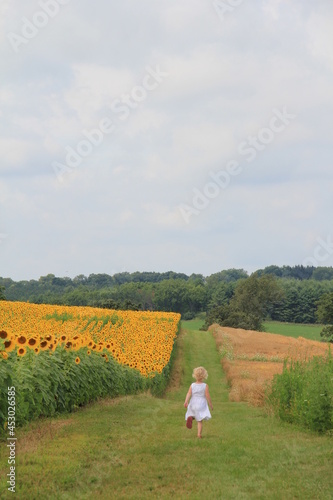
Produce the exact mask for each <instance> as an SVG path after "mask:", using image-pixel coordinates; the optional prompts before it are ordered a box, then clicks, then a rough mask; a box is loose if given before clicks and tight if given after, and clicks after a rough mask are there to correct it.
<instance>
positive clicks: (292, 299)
mask: <svg viewBox="0 0 333 500" xmlns="http://www.w3.org/2000/svg"><path fill="white" fill-rule="evenodd" d="M267 277H269V280H268V281H267V279H266V278H267ZM251 278H252V279H251ZM1 290H2V292H1ZM273 291H274V294H273ZM0 292H1V293H0V298H1V297H2V298H4V297H5V298H6V299H7V300H10V301H24V302H26V301H29V302H32V303H37V304H38V303H47V304H64V305H82V306H94V307H104V308H113V309H133V310H157V311H174V312H180V313H181V314H182V317H183V318H184V319H191V318H193V317H194V316H195V315H196V314H198V313H200V312H206V313H207V318H208V322H209V323H210V322H212V321H214V320H218V321H219V322H223V321H227V322H228V321H229V323H232V321H231V319H230V318H229V316H231V317H232V318H233V319H234V322H235V324H236V323H237V322H238V323H237V324H238V325H239V324H243V322H242V320H241V318H240V316H239V308H241V310H242V311H243V310H244V311H246V310H248V311H250V310H251V311H252V312H253V311H254V309H255V308H256V307H257V303H258V300H259V299H258V297H261V299H260V300H259V301H261V312H260V315H261V316H263V315H264V316H265V317H268V318H270V319H272V320H277V321H287V322H296V323H315V322H317V321H318V320H319V318H318V315H317V312H316V311H317V308H318V301H319V300H320V299H322V297H326V296H328V294H330V293H331V294H332V293H333V268H332V267H317V268H315V267H303V266H294V267H290V266H283V267H278V266H269V267H266V268H265V269H260V270H258V271H256V272H255V273H253V274H252V275H251V276H249V275H248V273H247V272H246V271H244V270H243V269H228V270H223V271H220V272H218V273H215V274H212V275H210V276H207V277H204V276H203V275H201V274H192V275H190V276H187V275H186V274H183V273H175V272H171V271H170V272H166V273H158V272H135V273H128V272H124V273H118V274H114V275H113V276H110V275H108V274H90V275H89V276H88V277H86V276H84V275H79V276H76V277H75V278H73V279H71V278H68V277H65V278H59V277H56V276H55V275H54V274H48V275H47V276H42V277H40V278H39V280H30V281H18V282H15V281H13V280H12V279H10V278H0ZM268 296H271V300H270V301H269V302H268V303H267V304H266V303H265V306H262V303H263V302H265V297H268ZM254 299H255V300H254ZM235 304H236V306H235ZM230 307H231V308H230ZM235 308H236V309H235ZM244 311H243V312H242V313H241V314H245V313H244ZM246 314H247V313H246ZM251 314H252V313H251ZM258 314H259V313H258ZM226 317H228V318H229V319H227V320H226ZM209 318H210V319H209ZM236 320H237V321H236ZM257 320H258V318H257V319H254V320H253V321H254V323H252V322H250V325H252V324H256V321H257ZM232 324H233V323H232ZM246 325H247V323H246V322H245V323H244V326H246ZM257 326H258V325H257ZM259 326H260V325H259Z"/></svg>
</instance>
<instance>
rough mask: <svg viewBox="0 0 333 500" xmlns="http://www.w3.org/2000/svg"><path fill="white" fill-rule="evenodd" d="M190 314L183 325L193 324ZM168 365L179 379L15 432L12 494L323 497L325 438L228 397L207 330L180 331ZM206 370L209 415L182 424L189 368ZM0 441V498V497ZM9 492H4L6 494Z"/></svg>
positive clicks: (328, 490)
mask: <svg viewBox="0 0 333 500" xmlns="http://www.w3.org/2000/svg"><path fill="white" fill-rule="evenodd" d="M189 323H191V322H184V323H183V325H184V326H186V328H187V327H188V326H190V327H191V326H193V324H190V325H189ZM177 352H178V355H179V356H180V358H178V360H177V363H176V365H177V366H178V369H179V367H180V370H179V372H180V373H182V380H181V383H180V386H179V387H177V384H175V388H174V389H173V390H170V391H169V392H167V394H166V396H165V397H164V398H162V399H157V398H153V397H151V396H150V395H149V394H141V395H138V396H127V397H122V398H118V399H115V400H104V401H101V402H99V403H94V404H92V405H90V406H88V407H86V408H85V409H82V410H80V411H78V412H76V413H74V414H72V415H69V416H67V417H66V418H62V419H53V420H51V419H48V420H46V421H40V422H34V423H31V424H29V426H27V427H26V428H24V429H20V430H18V431H17V438H18V449H17V493H16V497H17V498H18V499H28V500H33V499H44V498H45V499H51V500H52V499H68V500H69V499H90V498H99V499H122V498H123V499H150V498H156V499H160V498H162V499H170V498H176V499H182V498H191V499H201V498H211V499H219V498H222V499H226V500H228V499H232V500H234V499H236V500H237V499H240V500H243V499H263V500H264V499H265V500H266V499H284V498H287V499H289V498H290V499H292V498H293V499H302V500H304V499H309V500H310V499H311V500H312V499H329V498H332V492H333V475H332V469H333V455H332V439H331V438H329V437H328V436H318V435H316V434H314V433H310V432H304V431H300V430H298V429H297V428H295V427H293V426H291V425H288V424H284V423H281V422H279V421H277V420H275V419H274V418H272V417H268V416H265V415H264V413H263V412H262V411H261V410H259V409H255V408H250V407H248V406H247V405H246V404H242V403H231V402H229V400H228V389H227V384H226V380H225V376H224V374H223V372H222V369H221V365H220V360H219V355H218V352H217V350H216V347H215V342H214V340H213V337H212V335H211V333H210V332H198V331H195V330H191V329H188V330H187V333H186V334H185V335H183V336H181V337H180V339H179V347H178V350H177ZM198 365H203V366H205V368H206V369H207V370H208V373H209V378H208V380H207V382H208V384H209V387H210V392H211V396H212V400H213V405H214V410H213V412H212V416H213V418H212V420H210V421H209V422H205V423H204V425H203V439H202V440H198V439H197V438H196V428H195V427H196V426H195V425H194V428H193V429H192V430H188V429H187V428H186V427H185V419H184V415H185V409H184V407H183V403H184V399H185V395H186V392H187V390H188V387H189V385H190V383H191V382H192V378H191V374H192V370H193V368H194V367H195V366H198ZM7 454H8V453H7V449H6V446H5V445H3V446H2V448H1V456H0V458H1V464H2V466H1V480H2V484H1V487H0V497H1V498H5V497H7V495H6V492H5V489H6V486H5V480H6V479H5V474H6V473H7V469H8V466H7V464H6V458H7ZM8 495H9V493H8Z"/></svg>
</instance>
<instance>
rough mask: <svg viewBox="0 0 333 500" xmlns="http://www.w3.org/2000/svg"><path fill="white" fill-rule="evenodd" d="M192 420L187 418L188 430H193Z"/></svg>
mask: <svg viewBox="0 0 333 500" xmlns="http://www.w3.org/2000/svg"><path fill="white" fill-rule="evenodd" d="M192 420H193V417H187V420H186V427H187V428H188V429H192Z"/></svg>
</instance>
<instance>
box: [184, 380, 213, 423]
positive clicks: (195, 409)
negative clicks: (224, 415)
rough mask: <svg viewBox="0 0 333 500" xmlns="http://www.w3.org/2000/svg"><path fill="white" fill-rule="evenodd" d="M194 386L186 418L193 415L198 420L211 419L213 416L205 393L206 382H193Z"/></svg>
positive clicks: (192, 385) (192, 386)
mask: <svg viewBox="0 0 333 500" xmlns="http://www.w3.org/2000/svg"><path fill="white" fill-rule="evenodd" d="M191 388H192V396H191V400H190V402H189V405H188V407H187V412H186V415H185V420H187V419H188V417H193V418H195V420H196V421H197V422H201V420H209V419H210V418H212V416H211V414H210V411H209V408H208V403H207V399H206V395H205V390H206V384H205V383H202V384H197V383H196V382H194V383H193V384H191Z"/></svg>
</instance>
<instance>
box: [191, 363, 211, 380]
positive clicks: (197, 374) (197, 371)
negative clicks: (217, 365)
mask: <svg viewBox="0 0 333 500" xmlns="http://www.w3.org/2000/svg"><path fill="white" fill-rule="evenodd" d="M192 377H193V378H195V379H196V380H201V381H202V380H205V379H206V378H207V377H208V372H207V370H205V368H204V367H203V366H198V368H194V370H193V373H192Z"/></svg>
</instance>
